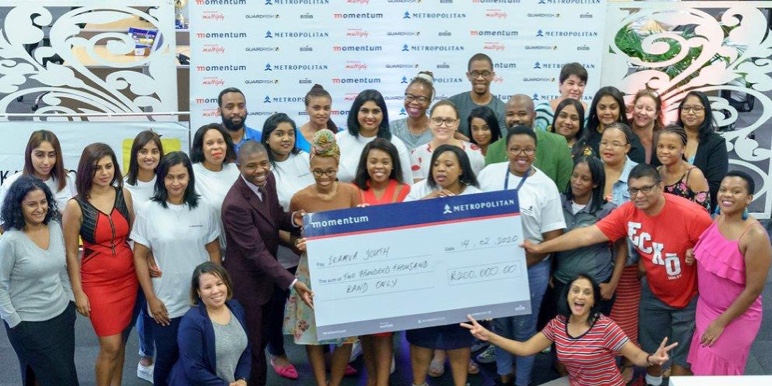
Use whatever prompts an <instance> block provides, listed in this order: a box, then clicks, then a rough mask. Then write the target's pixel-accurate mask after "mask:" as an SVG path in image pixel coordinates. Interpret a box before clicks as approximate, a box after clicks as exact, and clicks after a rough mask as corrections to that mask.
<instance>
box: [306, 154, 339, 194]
mask: <svg viewBox="0 0 772 386" xmlns="http://www.w3.org/2000/svg"><path fill="white" fill-rule="evenodd" d="M311 173H312V174H313V175H314V181H316V185H317V186H319V187H321V188H329V187H330V186H331V185H332V184H334V183H335V180H337V179H338V161H337V160H336V159H335V158H333V157H321V156H314V157H311Z"/></svg>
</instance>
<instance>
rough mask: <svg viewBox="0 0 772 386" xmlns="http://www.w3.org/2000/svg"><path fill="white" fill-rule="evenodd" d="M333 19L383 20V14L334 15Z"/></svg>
mask: <svg viewBox="0 0 772 386" xmlns="http://www.w3.org/2000/svg"><path fill="white" fill-rule="evenodd" d="M332 18H333V19H383V14H382V13H371V12H364V13H333V14H332Z"/></svg>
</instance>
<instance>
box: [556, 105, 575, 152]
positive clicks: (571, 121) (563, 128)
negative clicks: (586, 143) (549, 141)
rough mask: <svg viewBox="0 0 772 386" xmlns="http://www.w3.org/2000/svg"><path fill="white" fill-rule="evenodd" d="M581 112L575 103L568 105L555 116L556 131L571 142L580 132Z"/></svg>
mask: <svg viewBox="0 0 772 386" xmlns="http://www.w3.org/2000/svg"><path fill="white" fill-rule="evenodd" d="M579 123H580V122H579V112H578V111H576V107H574V106H573V105H566V106H565V107H563V110H560V113H559V114H558V116H557V117H556V118H555V133H557V134H560V135H562V136H563V137H565V138H566V141H567V142H569V143H571V142H572V141H573V140H574V139H576V133H578V132H579Z"/></svg>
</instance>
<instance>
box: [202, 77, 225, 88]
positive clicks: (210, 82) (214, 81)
mask: <svg viewBox="0 0 772 386" xmlns="http://www.w3.org/2000/svg"><path fill="white" fill-rule="evenodd" d="M201 84H202V85H204V86H222V85H224V84H225V80H223V79H222V78H218V77H216V76H205V77H204V79H203V80H202V81H201Z"/></svg>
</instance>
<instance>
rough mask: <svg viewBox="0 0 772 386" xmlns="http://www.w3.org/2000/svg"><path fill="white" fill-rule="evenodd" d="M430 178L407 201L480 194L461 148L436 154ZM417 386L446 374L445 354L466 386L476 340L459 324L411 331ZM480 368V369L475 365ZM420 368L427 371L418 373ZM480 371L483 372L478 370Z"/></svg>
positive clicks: (409, 338)
mask: <svg viewBox="0 0 772 386" xmlns="http://www.w3.org/2000/svg"><path fill="white" fill-rule="evenodd" d="M430 165H431V169H430V170H429V175H428V177H427V178H426V179H425V180H423V181H421V182H417V183H415V184H413V186H412V187H411V188H410V194H408V195H407V197H406V198H405V202H407V201H415V200H423V199H430V198H436V197H448V196H458V195H465V194H474V193H480V192H481V190H480V189H479V188H478V184H477V178H476V177H475V174H474V172H473V171H472V166H471V165H470V163H469V158H468V157H467V155H466V153H465V152H464V151H463V150H461V148H459V147H457V146H454V145H440V146H439V147H437V149H435V150H434V152H433V153H432V159H431V163H430ZM406 334H407V335H406V337H407V341H408V342H409V343H410V359H411V362H412V365H413V384H414V385H425V384H426V376H427V375H432V376H437V374H439V375H442V373H444V372H445V370H444V366H445V364H444V363H445V355H446V353H447V357H448V358H449V359H450V367H451V369H452V370H453V371H452V373H453V382H454V384H455V385H465V384H466V378H467V372H468V371H469V370H471V369H472V365H471V361H470V357H471V347H472V343H474V339H473V338H472V337H471V336H470V335H469V334H468V333H466V331H465V330H464V329H463V328H461V327H459V326H458V325H457V324H450V325H447V326H437V327H429V328H419V329H416V330H408V331H407V333H406ZM474 367H475V368H476V366H474ZM416 369H425V370H424V371H425V372H423V373H416V371H415V370H416ZM477 371H478V372H479V369H477Z"/></svg>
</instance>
